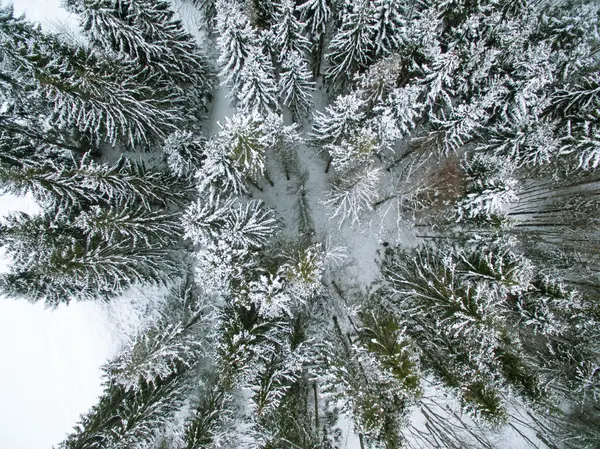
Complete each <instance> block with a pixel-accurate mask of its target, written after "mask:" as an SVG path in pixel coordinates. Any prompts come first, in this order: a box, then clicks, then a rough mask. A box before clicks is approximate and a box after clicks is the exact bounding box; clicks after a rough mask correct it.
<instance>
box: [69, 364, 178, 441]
mask: <svg viewBox="0 0 600 449" xmlns="http://www.w3.org/2000/svg"><path fill="white" fill-rule="evenodd" d="M188 395H189V386H188V383H187V382H186V378H185V371H182V372H181V373H177V374H172V375H170V376H168V377H166V378H164V379H162V378H160V377H157V378H156V379H153V381H151V382H147V381H145V380H143V379H141V380H140V382H139V385H138V387H137V388H135V389H134V388H132V389H126V388H125V387H123V386H121V385H119V384H111V383H110V381H108V383H107V385H106V387H105V390H104V392H103V394H102V396H100V399H99V400H98V403H97V404H96V405H94V406H93V407H92V408H91V410H90V411H89V412H87V413H86V414H84V415H82V417H81V419H80V421H79V423H78V424H77V426H75V427H74V430H73V432H72V433H71V434H70V435H69V436H68V437H67V438H66V439H65V440H64V441H63V442H62V443H60V445H59V448H60V449H99V448H105V449H126V448H132V447H135V448H140V449H150V448H152V447H155V445H156V444H157V441H158V439H159V437H160V435H161V434H162V432H163V431H164V429H165V427H166V426H168V425H169V424H170V421H171V420H172V419H173V417H174V416H175V414H176V413H177V412H178V411H179V409H180V408H181V406H182V405H183V403H184V401H185V399H186V398H187V397H188Z"/></svg>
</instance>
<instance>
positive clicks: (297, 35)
mask: <svg viewBox="0 0 600 449" xmlns="http://www.w3.org/2000/svg"><path fill="white" fill-rule="evenodd" d="M295 12H296V2H294V1H293V0H281V1H280V2H279V3H278V4H277V9H276V13H275V17H274V19H275V24H274V26H273V28H274V33H275V36H274V40H275V42H276V44H277V45H278V50H279V62H281V61H283V60H284V59H286V58H288V57H289V56H288V55H289V54H290V53H292V52H294V53H298V54H300V55H303V54H304V53H305V52H306V51H308V49H309V48H310V41H309V40H308V39H307V38H306V37H305V36H304V35H303V34H302V31H303V28H304V24H303V23H302V22H300V21H299V20H298V19H297V18H296V15H295Z"/></svg>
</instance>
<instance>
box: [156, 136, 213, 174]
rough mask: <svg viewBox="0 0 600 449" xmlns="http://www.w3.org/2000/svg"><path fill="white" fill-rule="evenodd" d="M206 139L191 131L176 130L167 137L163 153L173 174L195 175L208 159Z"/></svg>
mask: <svg viewBox="0 0 600 449" xmlns="http://www.w3.org/2000/svg"><path fill="white" fill-rule="evenodd" d="M205 146H206V139H205V138H204V137H202V136H198V135H194V134H193V133H192V132H190V131H175V132H174V133H172V134H169V136H168V137H167V138H166V139H165V141H164V143H163V148H162V151H163V154H164V158H165V160H166V163H167V166H168V167H169V171H170V172H171V174H173V175H175V176H177V177H190V176H193V175H194V174H195V173H196V172H197V171H198V170H199V169H200V168H201V167H202V161H203V160H204V159H206V155H205V154H204V152H205V151H204V149H205Z"/></svg>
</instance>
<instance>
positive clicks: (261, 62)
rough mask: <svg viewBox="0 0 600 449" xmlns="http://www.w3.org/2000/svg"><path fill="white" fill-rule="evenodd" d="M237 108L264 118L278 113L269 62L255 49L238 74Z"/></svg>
mask: <svg viewBox="0 0 600 449" xmlns="http://www.w3.org/2000/svg"><path fill="white" fill-rule="evenodd" d="M239 86H240V88H239V92H238V101H239V107H240V109H242V110H243V111H246V112H248V113H250V114H254V115H259V116H261V115H262V116H265V115H267V114H268V113H271V112H278V110H279V103H278V101H277V92H278V90H277V83H276V81H275V72H274V69H273V66H272V65H271V63H270V61H269V60H268V59H267V57H265V56H264V55H263V54H262V53H260V52H257V51H256V49H255V50H254V51H251V52H250V53H249V54H248V56H247V58H246V60H245V62H244V68H243V69H242V71H241V72H240V80H239Z"/></svg>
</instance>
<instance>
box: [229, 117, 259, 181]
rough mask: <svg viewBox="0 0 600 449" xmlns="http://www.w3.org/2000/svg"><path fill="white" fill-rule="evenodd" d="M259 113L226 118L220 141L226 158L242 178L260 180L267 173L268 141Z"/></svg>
mask: <svg viewBox="0 0 600 449" xmlns="http://www.w3.org/2000/svg"><path fill="white" fill-rule="evenodd" d="M262 123H263V121H262V118H261V116H260V115H259V114H257V113H239V114H235V115H234V116H232V117H226V118H225V124H224V125H222V126H221V131H219V134H218V139H219V141H220V145H222V146H223V149H224V152H225V154H226V157H227V158H228V159H229V161H230V162H231V164H233V165H234V166H235V167H236V169H237V170H238V171H239V172H240V173H241V174H242V176H245V177H248V178H250V179H253V180H258V179H259V178H260V177H262V175H264V173H265V168H266V160H265V156H266V155H265V150H266V144H267V141H266V139H265V131H264V128H263V126H262Z"/></svg>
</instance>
